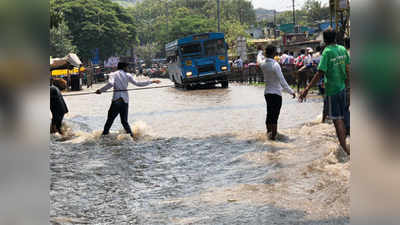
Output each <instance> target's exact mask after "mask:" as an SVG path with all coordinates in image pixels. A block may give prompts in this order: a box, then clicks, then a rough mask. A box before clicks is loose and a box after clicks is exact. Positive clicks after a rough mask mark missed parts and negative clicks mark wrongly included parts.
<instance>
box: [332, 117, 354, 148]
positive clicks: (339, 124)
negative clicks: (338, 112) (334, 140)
mask: <svg viewBox="0 0 400 225" xmlns="http://www.w3.org/2000/svg"><path fill="white" fill-rule="evenodd" d="M333 124H335V128H336V135H337V137H338V139H339V143H340V145H341V146H342V148H343V150H344V151H345V152H346V153H347V154H348V155H350V149H348V148H347V145H346V133H347V132H346V125H345V123H344V120H333Z"/></svg>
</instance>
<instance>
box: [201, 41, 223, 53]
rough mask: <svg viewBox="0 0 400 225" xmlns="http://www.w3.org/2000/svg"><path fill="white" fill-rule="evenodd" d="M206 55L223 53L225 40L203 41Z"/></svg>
mask: <svg viewBox="0 0 400 225" xmlns="http://www.w3.org/2000/svg"><path fill="white" fill-rule="evenodd" d="M204 49H205V52H206V56H215V55H225V42H224V40H223V39H219V40H210V41H206V42H204Z"/></svg>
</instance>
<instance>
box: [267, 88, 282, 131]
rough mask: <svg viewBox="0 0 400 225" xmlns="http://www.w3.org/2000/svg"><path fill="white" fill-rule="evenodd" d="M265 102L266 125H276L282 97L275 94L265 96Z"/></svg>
mask: <svg viewBox="0 0 400 225" xmlns="http://www.w3.org/2000/svg"><path fill="white" fill-rule="evenodd" d="M264 97H265V101H266V102H267V118H266V120H265V123H266V124H278V119H279V114H280V112H281V107H282V96H280V95H276V94H266V95H265V96H264Z"/></svg>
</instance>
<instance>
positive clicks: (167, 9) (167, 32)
mask: <svg viewBox="0 0 400 225" xmlns="http://www.w3.org/2000/svg"><path fill="white" fill-rule="evenodd" d="M166 4H167V35H168V33H169V30H168V22H169V21H168V17H169V14H168V0H167V1H166Z"/></svg>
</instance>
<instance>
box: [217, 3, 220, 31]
mask: <svg viewBox="0 0 400 225" xmlns="http://www.w3.org/2000/svg"><path fill="white" fill-rule="evenodd" d="M219 1H220V0H217V17H218V32H220V31H221V30H220V22H221V18H220V17H221V15H220V12H219V11H220V7H219Z"/></svg>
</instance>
